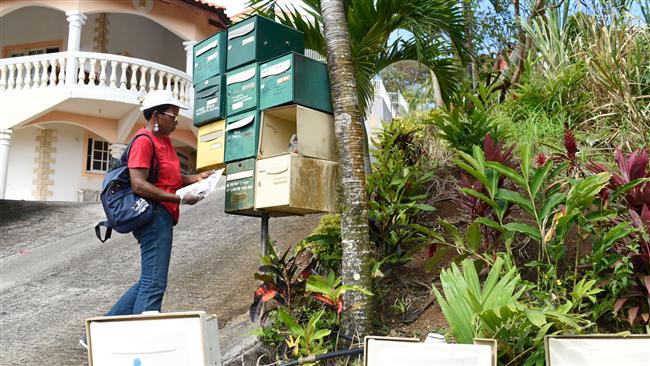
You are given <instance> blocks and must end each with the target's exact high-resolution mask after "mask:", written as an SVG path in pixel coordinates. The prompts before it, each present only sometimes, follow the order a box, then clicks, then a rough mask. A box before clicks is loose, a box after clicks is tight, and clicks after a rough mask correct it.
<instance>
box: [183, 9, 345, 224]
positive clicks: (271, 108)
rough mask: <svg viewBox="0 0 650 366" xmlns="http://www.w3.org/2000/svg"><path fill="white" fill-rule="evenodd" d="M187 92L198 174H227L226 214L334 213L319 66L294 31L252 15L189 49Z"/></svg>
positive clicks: (327, 103)
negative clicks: (191, 96) (191, 99)
mask: <svg viewBox="0 0 650 366" xmlns="http://www.w3.org/2000/svg"><path fill="white" fill-rule="evenodd" d="M205 69H209V70H210V71H205ZM194 84H195V116H194V124H195V125H196V126H197V127H198V129H199V133H198V144H197V145H198V147H197V169H198V170H205V169H214V168H221V167H224V166H225V168H226V200H225V201H226V202H225V211H226V212H227V213H231V214H239V215H248V216H261V215H262V214H263V213H266V214H268V215H269V216H286V215H296V214H297V215H302V214H307V213H316V212H333V211H335V209H336V207H335V206H336V189H335V186H336V184H335V183H336V178H337V163H336V162H335V159H336V155H335V154H336V153H335V140H334V119H333V117H332V115H331V113H332V105H331V99H330V87H329V78H328V75H327V67H326V65H325V64H324V63H322V62H319V61H316V60H313V59H311V58H308V57H306V56H304V36H303V34H302V33H301V32H299V31H296V30H294V29H291V28H288V27H285V26H284V25H281V24H279V23H276V22H274V21H272V20H270V19H267V18H264V17H262V16H259V15H255V16H252V17H250V18H247V19H245V20H242V21H240V22H239V23H236V24H234V25H231V26H230V27H229V28H228V30H227V31H223V32H220V33H218V34H216V35H214V36H212V37H210V38H208V39H206V40H204V41H202V42H200V43H198V44H197V45H196V46H195V47H194Z"/></svg>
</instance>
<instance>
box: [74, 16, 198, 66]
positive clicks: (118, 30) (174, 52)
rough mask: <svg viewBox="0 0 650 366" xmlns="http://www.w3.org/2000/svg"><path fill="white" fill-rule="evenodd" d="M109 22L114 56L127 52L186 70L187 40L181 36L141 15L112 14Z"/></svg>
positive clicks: (109, 48) (111, 49)
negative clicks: (185, 45) (184, 41)
mask: <svg viewBox="0 0 650 366" xmlns="http://www.w3.org/2000/svg"><path fill="white" fill-rule="evenodd" d="M108 19H109V22H110V25H109V36H108V50H109V52H110V53H113V54H118V53H123V52H124V51H126V52H128V53H129V54H130V55H131V56H132V57H135V58H140V59H143V60H148V61H153V62H157V63H160V64H163V65H167V66H170V67H173V68H175V69H178V70H181V71H183V72H184V71H185V49H184V48H183V40H182V39H180V38H179V37H178V36H176V35H175V34H173V33H172V32H170V31H168V30H167V29H165V28H163V27H162V26H160V25H159V24H157V23H155V22H154V21H152V20H149V19H147V18H143V17H140V16H137V15H130V14H116V13H113V14H109V16H108ZM93 27H94V23H93ZM84 28H85V27H84ZM89 32H92V30H89Z"/></svg>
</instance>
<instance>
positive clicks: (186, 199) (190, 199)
mask: <svg viewBox="0 0 650 366" xmlns="http://www.w3.org/2000/svg"><path fill="white" fill-rule="evenodd" d="M202 199H203V197H201V196H195V195H193V194H186V195H185V196H183V197H181V202H180V203H181V204H183V203H184V204H186V205H190V206H191V205H193V204H195V203H197V202H199V201H200V200H202Z"/></svg>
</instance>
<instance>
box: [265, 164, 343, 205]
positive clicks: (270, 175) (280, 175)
mask: <svg viewBox="0 0 650 366" xmlns="http://www.w3.org/2000/svg"><path fill="white" fill-rule="evenodd" d="M337 166H338V164H337V163H335V162H333V161H328V160H321V159H314V158H308V157H305V156H302V155H300V154H284V155H279V156H274V157H272V158H266V159H261V160H258V161H257V166H256V169H255V174H256V183H255V209H256V210H262V211H278V212H285V213H292V214H298V215H303V214H309V213H318V212H334V211H335V210H336V180H337Z"/></svg>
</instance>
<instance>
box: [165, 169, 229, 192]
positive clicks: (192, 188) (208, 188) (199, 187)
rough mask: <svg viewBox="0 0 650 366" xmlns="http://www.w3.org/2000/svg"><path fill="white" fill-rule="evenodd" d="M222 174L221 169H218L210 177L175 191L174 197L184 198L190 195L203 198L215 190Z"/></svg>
mask: <svg viewBox="0 0 650 366" xmlns="http://www.w3.org/2000/svg"><path fill="white" fill-rule="evenodd" d="M222 174H223V169H219V170H217V171H215V172H214V174H212V175H211V176H209V177H207V178H205V179H203V180H201V181H199V182H196V183H193V184H190V185H189V186H185V187H183V188H181V189H179V190H177V191H176V195H177V196H181V197H185V195H188V194H191V195H193V196H199V197H201V198H205V197H207V196H208V195H209V194H210V193H212V192H213V191H214V190H215V189H217V183H219V178H221V175H222Z"/></svg>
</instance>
